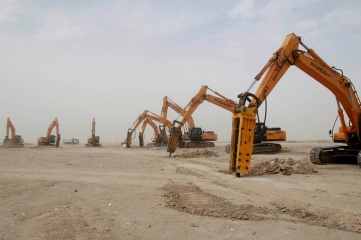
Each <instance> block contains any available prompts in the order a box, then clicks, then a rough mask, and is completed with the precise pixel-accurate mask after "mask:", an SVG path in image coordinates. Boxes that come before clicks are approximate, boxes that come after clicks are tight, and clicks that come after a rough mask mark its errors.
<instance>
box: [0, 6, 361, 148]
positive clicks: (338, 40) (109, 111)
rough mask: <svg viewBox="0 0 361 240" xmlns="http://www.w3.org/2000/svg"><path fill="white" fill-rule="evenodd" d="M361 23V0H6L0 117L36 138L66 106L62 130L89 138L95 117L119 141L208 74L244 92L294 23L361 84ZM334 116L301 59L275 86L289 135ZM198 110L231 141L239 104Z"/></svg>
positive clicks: (231, 93) (301, 134) (222, 88)
mask: <svg viewBox="0 0 361 240" xmlns="http://www.w3.org/2000/svg"><path fill="white" fill-rule="evenodd" d="M360 29H361V1H358V0H345V1H336V0H308V1H304V0H270V1H267V0H257V1H256V0H255V1H252V0H246V1H244V0H228V1H222V0H197V1H194V0H182V1H181V0H174V1H170V0H154V1H145V0H123V1H122V0H118V1H115V0H101V1H100V0H98V1H95V0H77V1H74V0H18V1H16V0H0V49H1V54H0V66H1V67H0V69H1V70H0V74H1V78H0V79H1V94H0V104H1V108H0V127H1V126H3V134H4V136H5V124H6V118H7V117H10V118H11V120H12V122H13V124H14V125H15V127H16V130H17V134H20V135H22V136H23V138H24V139H25V141H26V142H36V139H37V138H38V137H40V136H44V135H45V134H46V131H47V128H48V126H49V125H50V123H51V122H52V121H53V120H54V118H55V117H58V119H59V124H60V132H61V135H62V138H70V137H77V138H80V140H81V141H85V140H86V138H87V137H89V136H90V130H91V121H92V118H93V117H94V118H96V123H97V128H96V133H97V135H99V136H100V137H101V141H116V142H121V141H123V139H124V138H125V136H126V132H127V130H128V128H129V127H130V126H131V124H132V123H133V122H134V121H135V119H136V118H137V117H138V115H139V114H141V113H142V112H143V110H145V109H148V110H150V111H152V112H155V113H157V114H160V112H161V106H162V99H163V97H164V96H168V97H169V98H170V99H172V100H173V101H174V102H176V103H177V104H179V105H180V106H182V107H183V106H185V105H186V104H187V103H188V102H189V101H190V99H191V98H192V97H193V96H194V95H195V94H196V93H197V92H198V90H199V88H200V87H201V86H202V85H208V86H209V87H210V88H211V89H213V90H215V91H217V92H219V93H221V94H223V95H225V96H226V97H229V98H232V99H234V100H237V95H238V94H239V93H241V92H244V91H245V90H246V89H247V88H248V86H250V84H251V82H252V80H253V78H254V76H255V75H256V74H257V73H258V72H259V71H260V70H261V68H262V67H263V66H264V64H265V63H266V62H267V61H268V59H269V58H270V57H271V56H272V54H273V52H275V51H276V50H277V49H278V48H279V47H280V46H281V44H282V42H283V40H284V38H285V37H286V35H287V34H289V33H292V32H294V33H295V34H296V35H298V36H301V37H302V38H303V42H304V43H305V44H306V45H307V46H308V47H310V48H313V49H314V50H315V51H316V53H318V55H320V56H321V57H322V58H323V59H324V60H325V61H326V62H327V63H328V64H329V65H331V66H336V67H337V68H341V69H342V70H343V71H344V74H345V75H346V76H347V77H349V78H350V79H351V81H353V83H354V85H355V87H356V89H361V81H360V75H359V74H360V67H361V60H360V57H361V31H360ZM257 86H258V85H256V86H255V87H254V88H253V89H252V90H251V92H254V91H255V90H256V88H257ZM260 112H261V113H262V114H261V119H262V118H263V116H264V115H263V110H262V109H261V110H260ZM336 116H337V108H336V101H335V97H334V96H333V95H332V94H331V93H330V92H329V91H328V90H327V89H325V88H324V87H323V86H321V85H320V84H319V83H317V82H316V81H315V80H313V79H312V78H310V77H309V76H308V75H306V74H305V73H303V72H302V71H300V70H299V69H297V68H296V67H291V69H290V70H289V71H288V72H287V73H286V74H285V76H284V77H283V79H281V81H280V83H279V85H277V86H276V88H275V89H274V91H273V92H272V93H271V94H270V96H269V97H268V114H267V125H268V126H269V127H281V128H282V129H283V130H286V131H287V136H288V139H289V140H317V139H329V137H328V130H329V129H331V128H332V126H333V123H334V121H335V119H336ZM169 117H170V120H173V119H174V118H176V117H177V115H176V114H175V113H172V112H171V110H170V113H169ZM193 117H194V121H195V123H196V125H197V126H201V127H202V128H203V129H204V130H213V131H215V132H217V133H218V135H219V139H220V140H223V141H226V140H230V134H231V117H232V114H231V113H230V112H228V111H226V110H224V109H222V108H219V107H217V106H215V105H213V104H211V103H208V102H204V103H203V104H202V105H201V106H200V107H199V108H198V110H197V111H196V112H195V113H194V115H193ZM338 126H339V123H338V122H337V124H336V128H338ZM148 128H149V131H147V133H146V140H149V139H150V138H151V137H152V132H151V131H150V130H151V128H150V127H148Z"/></svg>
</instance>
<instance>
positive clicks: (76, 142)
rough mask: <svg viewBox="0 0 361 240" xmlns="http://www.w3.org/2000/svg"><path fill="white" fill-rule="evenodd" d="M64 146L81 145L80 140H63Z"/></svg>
mask: <svg viewBox="0 0 361 240" xmlns="http://www.w3.org/2000/svg"><path fill="white" fill-rule="evenodd" d="M63 143H64V144H69V145H70V144H79V139H78V138H70V139H63Z"/></svg>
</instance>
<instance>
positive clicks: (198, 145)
mask: <svg viewBox="0 0 361 240" xmlns="http://www.w3.org/2000/svg"><path fill="white" fill-rule="evenodd" d="M181 146H182V147H184V148H206V147H215V144H214V143H213V142H184V144H181V145H179V147H181Z"/></svg>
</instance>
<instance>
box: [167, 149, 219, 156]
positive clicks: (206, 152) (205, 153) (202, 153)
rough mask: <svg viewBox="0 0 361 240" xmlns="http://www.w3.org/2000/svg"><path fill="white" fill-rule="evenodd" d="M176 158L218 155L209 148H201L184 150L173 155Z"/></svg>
mask: <svg viewBox="0 0 361 240" xmlns="http://www.w3.org/2000/svg"><path fill="white" fill-rule="evenodd" d="M174 157H178V158H196V157H219V155H218V154H217V153H215V152H213V151H211V150H207V149H203V150H197V151H194V152H186V153H183V154H178V155H174Z"/></svg>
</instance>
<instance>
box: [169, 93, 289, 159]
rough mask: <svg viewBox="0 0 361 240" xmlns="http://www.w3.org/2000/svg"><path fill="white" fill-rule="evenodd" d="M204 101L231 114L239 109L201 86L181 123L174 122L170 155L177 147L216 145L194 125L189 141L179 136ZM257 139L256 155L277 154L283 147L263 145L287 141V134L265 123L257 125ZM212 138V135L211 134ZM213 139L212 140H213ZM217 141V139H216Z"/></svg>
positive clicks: (229, 100)
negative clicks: (184, 125) (186, 122)
mask: <svg viewBox="0 0 361 240" xmlns="http://www.w3.org/2000/svg"><path fill="white" fill-rule="evenodd" d="M208 90H209V91H211V92H213V93H214V94H209V93H207V91H208ZM204 101H208V102H210V103H212V104H214V105H216V106H218V107H221V108H223V109H225V110H228V111H230V112H232V113H233V112H234V110H235V109H236V107H237V103H236V102H235V101H233V100H232V99H229V98H226V97H225V96H223V95H222V94H220V93H218V92H215V91H213V90H212V89H210V88H209V87H208V86H201V88H200V90H199V91H198V93H197V94H196V95H195V96H194V97H193V98H192V100H191V101H190V102H189V103H188V105H187V106H186V107H185V109H186V110H185V114H184V115H183V119H182V120H181V121H174V122H173V127H172V131H171V134H170V140H169V144H168V148H167V152H169V154H171V153H173V152H175V150H176V148H177V146H179V147H198V146H199V145H200V146H204V147H212V146H214V143H209V142H207V141H209V140H206V139H207V138H206V137H204V136H207V133H204V132H202V131H201V130H199V129H200V128H195V127H194V125H191V126H190V127H191V131H190V138H189V139H188V141H187V140H186V141H184V140H183V139H180V137H179V135H180V133H181V129H180V128H181V127H182V126H183V124H184V123H185V121H187V119H188V118H189V117H190V116H191V115H192V114H193V113H194V111H195V110H196V109H197V108H198V107H199V105H200V104H202V103H203V102H204ZM255 132H256V136H257V137H256V138H255V139H254V142H255V143H256V144H255V146H254V149H253V152H254V153H275V152H279V151H280V150H281V145H280V144H276V143H263V142H265V141H286V132H285V131H282V130H281V128H268V127H266V125H265V123H264V122H258V123H257V129H255ZM209 135H210V136H211V137H212V135H213V134H212V133H211V134H209ZM211 139H212V138H211ZM215 139H216V138H215ZM229 149H230V145H227V146H226V152H227V153H229V152H230V151H229Z"/></svg>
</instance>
